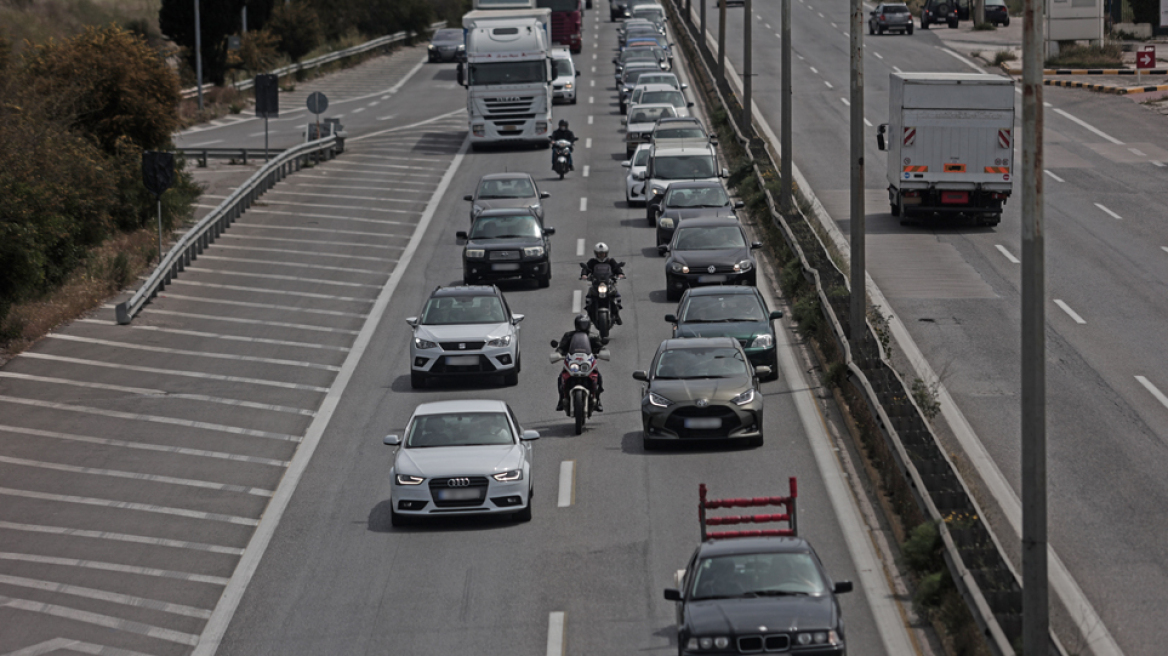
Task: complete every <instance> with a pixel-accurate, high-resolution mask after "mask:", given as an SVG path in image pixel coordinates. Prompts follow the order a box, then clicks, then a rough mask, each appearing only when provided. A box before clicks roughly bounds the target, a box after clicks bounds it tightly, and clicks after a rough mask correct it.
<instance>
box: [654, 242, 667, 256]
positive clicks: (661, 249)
mask: <svg viewBox="0 0 1168 656" xmlns="http://www.w3.org/2000/svg"><path fill="white" fill-rule="evenodd" d="M668 252H669V247H668V246H666V245H665V244H661V245H659V246H657V254H658V255H665V254H666V253H668Z"/></svg>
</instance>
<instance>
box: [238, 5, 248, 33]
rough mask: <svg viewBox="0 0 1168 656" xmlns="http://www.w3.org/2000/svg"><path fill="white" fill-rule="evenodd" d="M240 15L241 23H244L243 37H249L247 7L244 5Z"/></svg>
mask: <svg viewBox="0 0 1168 656" xmlns="http://www.w3.org/2000/svg"><path fill="white" fill-rule="evenodd" d="M239 13H240V16H239V18H240V21H241V22H242V23H243V30H241V32H240V33H241V34H243V36H247V5H244V6H243V9H240V10H239Z"/></svg>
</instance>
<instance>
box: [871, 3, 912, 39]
mask: <svg viewBox="0 0 1168 656" xmlns="http://www.w3.org/2000/svg"><path fill="white" fill-rule="evenodd" d="M885 32H901V33H902V34H912V33H913V17H912V13H911V12H909V10H908V5H906V4H904V3H899V2H898V3H894V4H880V5H876V9H874V10H873V11H872V13H871V14H869V17H868V34H884V33H885Z"/></svg>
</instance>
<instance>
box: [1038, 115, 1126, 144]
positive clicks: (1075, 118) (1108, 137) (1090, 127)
mask: <svg viewBox="0 0 1168 656" xmlns="http://www.w3.org/2000/svg"><path fill="white" fill-rule="evenodd" d="M1054 111H1055V113H1056V114H1058V115H1060V116H1063V117H1065V118H1067V119H1070V120H1071V121H1074V122H1075V123H1078V124H1079V125H1081V126H1083V127H1085V128H1087V129H1088V130H1090V131H1091V132H1094V133H1095V134H1097V135H1099V136H1101V137H1103V138H1104V139H1106V140H1108V141H1110V142H1111V143H1113V144H1118V145H1120V146H1122V145H1123V142H1122V141H1120V140H1119V139H1116V138H1115V137H1113V136H1111V135H1110V134H1107V133H1106V132H1104V131H1103V130H1100V129H1099V128H1097V127H1095V126H1094V125H1091V124H1090V123H1088V122H1087V121H1084V120H1083V119H1081V118H1079V117H1078V116H1074V115H1072V114H1070V113H1068V112H1066V111H1063V110H1061V109H1059V108H1057V107H1056V108H1055V110H1054Z"/></svg>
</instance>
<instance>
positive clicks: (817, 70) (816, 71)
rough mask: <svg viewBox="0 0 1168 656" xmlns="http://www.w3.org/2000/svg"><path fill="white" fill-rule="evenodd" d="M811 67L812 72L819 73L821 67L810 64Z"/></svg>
mask: <svg viewBox="0 0 1168 656" xmlns="http://www.w3.org/2000/svg"><path fill="white" fill-rule="evenodd" d="M809 68H810V69H811V72H812V73H815V74H816V75H819V69H817V68H815V67H814V66H810V67H809Z"/></svg>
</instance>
